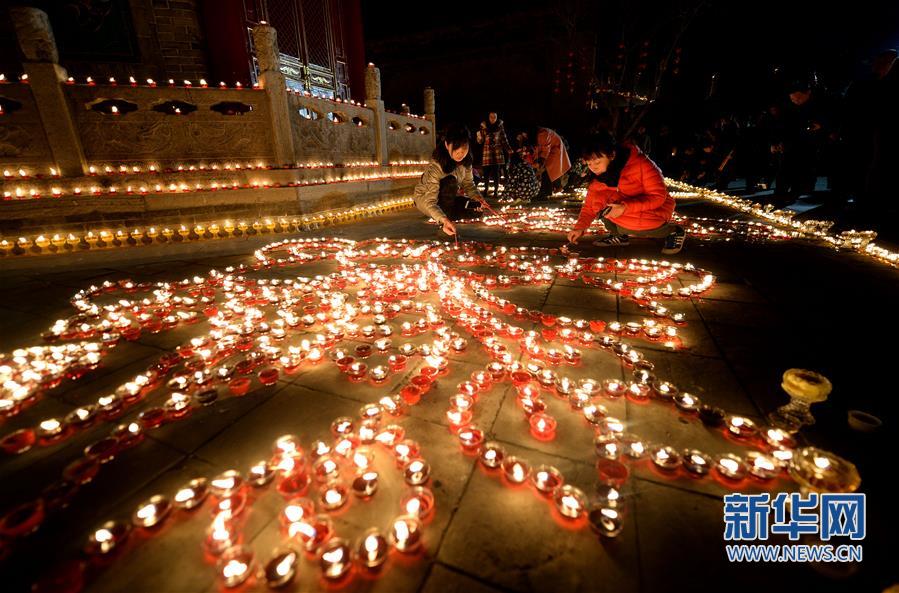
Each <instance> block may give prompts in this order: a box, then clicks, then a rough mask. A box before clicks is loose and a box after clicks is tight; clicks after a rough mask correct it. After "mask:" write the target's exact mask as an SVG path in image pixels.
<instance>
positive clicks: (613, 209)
mask: <svg viewBox="0 0 899 593" xmlns="http://www.w3.org/2000/svg"><path fill="white" fill-rule="evenodd" d="M625 210H627V206H625V205H624V204H612V205H611V206H609V212H608V213H607V214H606V216H608V217H609V218H618V217H619V216H621V215H623V214H624V212H625Z"/></svg>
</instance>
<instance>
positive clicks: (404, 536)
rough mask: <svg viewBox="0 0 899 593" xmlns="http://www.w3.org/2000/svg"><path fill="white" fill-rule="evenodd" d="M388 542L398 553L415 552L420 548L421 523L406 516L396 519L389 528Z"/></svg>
mask: <svg viewBox="0 0 899 593" xmlns="http://www.w3.org/2000/svg"><path fill="white" fill-rule="evenodd" d="M390 541H391V543H393V547H394V548H396V549H397V551H398V552H402V553H404V554H410V553H413V552H415V551H416V550H417V549H418V548H419V547H421V523H420V522H419V521H418V519H416V518H415V517H410V516H408V515H407V516H402V517H397V518H396V519H395V520H394V521H393V524H392V525H391V527H390Z"/></svg>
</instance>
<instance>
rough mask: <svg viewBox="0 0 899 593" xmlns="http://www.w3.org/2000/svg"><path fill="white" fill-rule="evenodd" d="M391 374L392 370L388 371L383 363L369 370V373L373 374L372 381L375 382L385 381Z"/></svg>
mask: <svg viewBox="0 0 899 593" xmlns="http://www.w3.org/2000/svg"><path fill="white" fill-rule="evenodd" d="M389 374H390V371H388V370H387V367H385V366H383V365H378V366H376V367H373V368H372V369H371V370H370V371H369V375H370V376H371V379H372V381H374V382H375V383H383V382H384V381H385V380H386V379H387V377H388V375H389Z"/></svg>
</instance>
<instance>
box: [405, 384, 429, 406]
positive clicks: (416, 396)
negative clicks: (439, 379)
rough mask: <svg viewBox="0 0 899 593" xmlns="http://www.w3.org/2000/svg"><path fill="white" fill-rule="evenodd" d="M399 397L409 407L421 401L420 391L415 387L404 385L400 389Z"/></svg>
mask: <svg viewBox="0 0 899 593" xmlns="http://www.w3.org/2000/svg"><path fill="white" fill-rule="evenodd" d="M429 385H430V384H429ZM400 396H401V397H402V398H403V401H404V402H406V403H407V404H409V405H410V406H414V405H415V404H417V403H418V402H420V401H421V396H422V391H421V389H420V388H418V387H417V386H416V385H406V386H404V387H403V388H402V389H400Z"/></svg>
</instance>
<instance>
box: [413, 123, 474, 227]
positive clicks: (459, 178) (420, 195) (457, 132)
mask: <svg viewBox="0 0 899 593" xmlns="http://www.w3.org/2000/svg"><path fill="white" fill-rule="evenodd" d="M470 144H471V133H470V132H469V131H468V128H467V127H465V126H458V125H451V126H450V127H448V128H447V130H446V132H445V134H444V135H443V137H442V138H441V139H440V140H438V141H437V148H435V149H434V153H433V155H432V156H431V162H430V163H429V164H428V168H427V169H425V172H424V173H423V174H422V176H421V179H420V180H419V181H418V184H417V185H416V186H415V190H414V192H413V198H412V199H413V201H414V202H415V206H416V207H417V208H418V209H419V210H421V211H422V212H423V213H424V214H427V215H428V216H430V217H431V218H433V219H434V220H436V221H437V223H438V224H439V225H440V226H441V229H442V232H443V233H445V234H446V235H455V234H456V225H455V224H454V222H453V221H455V220H459V219H460V218H463V217H467V216H470V214H468V212H467V205H468V204H467V203H466V200H465V199H464V198H461V197H460V196H458V192H459V189H461V190H462V191H463V192H464V193H465V196H467V198H468V202H470V201H475V202H478V203H479V204H480V205H482V206H484V205H486V204H487V202H486V201H485V200H484V198H483V197H482V196H481V194H480V193H479V192H478V189H477V188H476V187H475V184H474V175H473V173H472V157H471V154H470V153H469V147H470Z"/></svg>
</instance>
